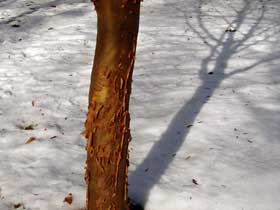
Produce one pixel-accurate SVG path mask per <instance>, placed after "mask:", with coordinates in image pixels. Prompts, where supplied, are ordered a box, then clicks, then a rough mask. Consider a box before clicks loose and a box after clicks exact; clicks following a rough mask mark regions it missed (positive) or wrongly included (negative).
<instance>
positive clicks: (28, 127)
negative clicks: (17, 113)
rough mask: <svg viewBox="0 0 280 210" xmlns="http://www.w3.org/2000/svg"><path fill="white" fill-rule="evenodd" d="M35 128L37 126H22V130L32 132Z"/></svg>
mask: <svg viewBox="0 0 280 210" xmlns="http://www.w3.org/2000/svg"><path fill="white" fill-rule="evenodd" d="M36 126H38V124H30V125H27V126H24V127H23V129H24V130H34V129H35V127H36Z"/></svg>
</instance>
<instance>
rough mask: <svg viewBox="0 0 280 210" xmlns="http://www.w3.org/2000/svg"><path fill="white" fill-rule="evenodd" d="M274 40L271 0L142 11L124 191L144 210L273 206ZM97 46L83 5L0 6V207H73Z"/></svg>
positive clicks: (12, 1) (278, 82)
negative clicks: (92, 66)
mask: <svg viewBox="0 0 280 210" xmlns="http://www.w3.org/2000/svg"><path fill="white" fill-rule="evenodd" d="M279 34H280V1H279V0H177V1H174V0H146V1H144V2H143V4H142V13H141V24H140V32H139V39H138V50H137V61H136V66H135V71H134V82H133V93H132V96H131V106H130V107H131V115H132V121H131V128H132V136H133V141H132V143H131V145H130V147H131V149H130V150H131V152H130V162H131V164H130V169H129V170H130V174H129V184H130V185H129V194H130V197H131V198H132V199H134V200H135V201H136V202H138V203H140V204H141V205H143V206H144V207H145V210H170V209H172V210H279V209H280V196H279V194H280V127H279V125H280V35H279ZM95 36H96V15H95V12H94V10H93V7H92V5H91V3H90V2H89V1H88V0H33V1H31V0H0V126H1V127H0V197H1V198H0V210H12V209H15V208H16V209H19V210H21V209H27V210H82V209H84V206H85V183H84V180H83V177H84V162H85V149H84V147H85V139H83V138H82V137H81V135H80V133H81V132H82V130H83V123H84V120H85V115H86V112H87V93H88V86H89V77H90V71H91V65H92V58H93V53H94V47H95ZM32 137H34V138H32ZM30 138H31V139H30ZM28 140H30V141H29V142H30V143H29V144H26V142H27V141H28ZM69 193H72V194H73V203H72V204H71V205H69V204H68V203H67V202H63V201H64V198H65V197H66V196H67V195H68V194H69Z"/></svg>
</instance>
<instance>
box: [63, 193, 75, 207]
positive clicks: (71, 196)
mask: <svg viewBox="0 0 280 210" xmlns="http://www.w3.org/2000/svg"><path fill="white" fill-rule="evenodd" d="M63 202H66V203H68V204H69V205H71V204H72V202H73V195H72V193H69V194H68V195H67V196H66V197H65V198H64V201H63Z"/></svg>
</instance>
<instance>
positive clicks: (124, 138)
mask: <svg viewBox="0 0 280 210" xmlns="http://www.w3.org/2000/svg"><path fill="white" fill-rule="evenodd" d="M94 4H95V6H96V11H97V17H98V32H97V42H96V50H95V57H94V65H93V71H92V76H91V85H90V91H89V108H88V115H87V120H86V123H85V127H86V131H85V136H86V138H87V139H88V140H87V161H86V175H85V180H86V183H87V186H88V188H87V210H126V209H127V208H128V195H127V168H128V143H129V141H130V139H131V137H130V130H129V122H130V116H129V113H128V108H129V96H130V92H131V81H132V71H133V66H134V60H135V50H136V42H137V34H138V26H139V12H140V11H139V10H140V1H139V0H97V1H94Z"/></svg>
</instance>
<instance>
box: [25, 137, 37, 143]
mask: <svg viewBox="0 0 280 210" xmlns="http://www.w3.org/2000/svg"><path fill="white" fill-rule="evenodd" d="M35 140H37V138H36V137H35V136H31V137H30V138H29V139H28V140H27V141H26V142H25V144H31V143H32V142H33V141H35Z"/></svg>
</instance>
